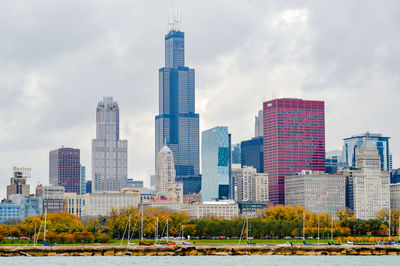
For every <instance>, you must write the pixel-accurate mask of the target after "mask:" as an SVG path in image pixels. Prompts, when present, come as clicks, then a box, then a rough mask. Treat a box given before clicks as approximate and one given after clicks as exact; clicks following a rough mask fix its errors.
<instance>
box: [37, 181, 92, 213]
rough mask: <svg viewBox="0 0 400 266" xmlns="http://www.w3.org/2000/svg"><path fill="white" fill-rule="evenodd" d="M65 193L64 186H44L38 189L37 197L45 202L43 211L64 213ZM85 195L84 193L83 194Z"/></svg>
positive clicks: (39, 186)
mask: <svg viewBox="0 0 400 266" xmlns="http://www.w3.org/2000/svg"><path fill="white" fill-rule="evenodd" d="M64 192H65V189H64V187H63V186H43V185H38V186H37V187H36V194H35V195H36V197H37V198H41V199H42V200H43V210H44V211H45V210H47V212H48V213H52V212H63V211H64ZM83 194H84V193H83Z"/></svg>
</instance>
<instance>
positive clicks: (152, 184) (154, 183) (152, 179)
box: [150, 175, 156, 188]
mask: <svg viewBox="0 0 400 266" xmlns="http://www.w3.org/2000/svg"><path fill="white" fill-rule="evenodd" d="M150 187H151V188H155V187H156V176H155V175H150Z"/></svg>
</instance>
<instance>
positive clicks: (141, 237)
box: [140, 203, 143, 241]
mask: <svg viewBox="0 0 400 266" xmlns="http://www.w3.org/2000/svg"><path fill="white" fill-rule="evenodd" d="M140 240H141V241H143V203H142V226H141V230H140Z"/></svg>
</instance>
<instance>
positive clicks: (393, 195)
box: [390, 183, 400, 210]
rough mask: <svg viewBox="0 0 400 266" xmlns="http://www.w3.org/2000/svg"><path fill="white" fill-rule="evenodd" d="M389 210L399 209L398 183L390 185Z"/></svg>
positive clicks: (399, 187) (399, 191)
mask: <svg viewBox="0 0 400 266" xmlns="http://www.w3.org/2000/svg"><path fill="white" fill-rule="evenodd" d="M390 208H391V209H393V210H398V209H400V183H396V184H390Z"/></svg>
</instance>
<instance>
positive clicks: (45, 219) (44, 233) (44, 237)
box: [43, 209, 47, 243]
mask: <svg viewBox="0 0 400 266" xmlns="http://www.w3.org/2000/svg"><path fill="white" fill-rule="evenodd" d="M46 221H47V209H46V212H45V213H44V232H43V243H44V242H46Z"/></svg>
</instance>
